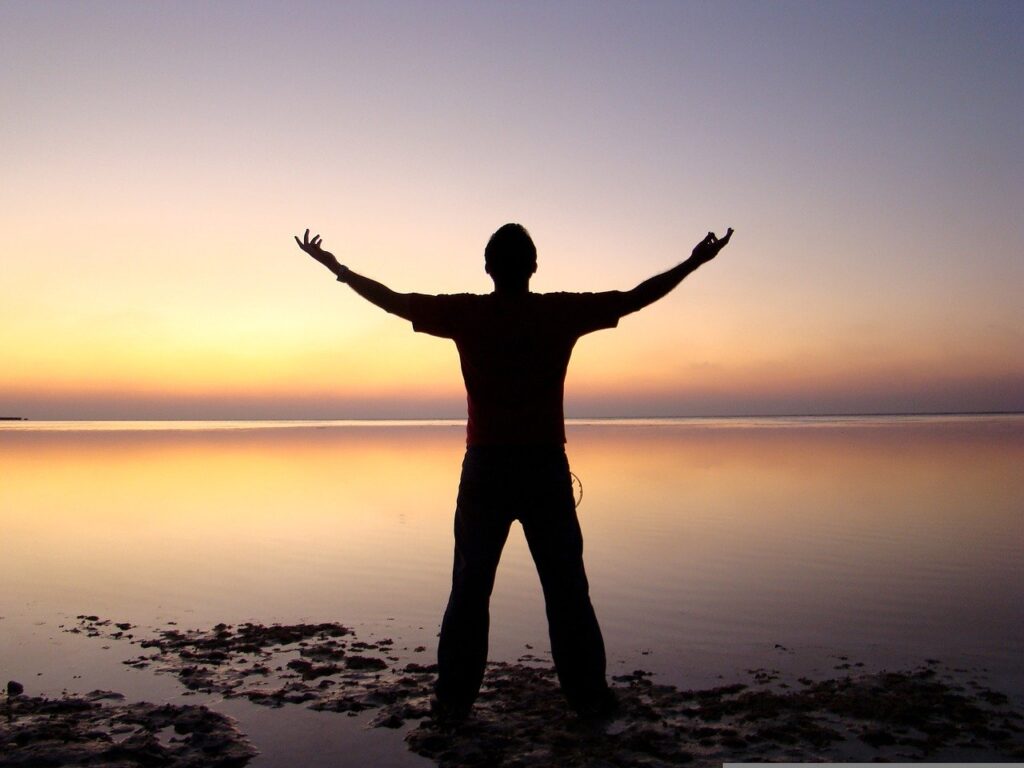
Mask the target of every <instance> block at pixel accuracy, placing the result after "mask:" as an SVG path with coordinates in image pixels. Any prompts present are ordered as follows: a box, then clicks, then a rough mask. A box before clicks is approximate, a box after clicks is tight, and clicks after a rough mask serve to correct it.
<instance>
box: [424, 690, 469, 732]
mask: <svg viewBox="0 0 1024 768" xmlns="http://www.w3.org/2000/svg"><path fill="white" fill-rule="evenodd" d="M472 708H473V705H472V704H463V705H458V706H455V705H452V704H448V703H447V702H443V701H441V700H440V699H439V698H437V697H436V696H433V697H431V699H430V717H431V719H432V720H433V721H434V722H436V723H437V724H438V725H441V726H445V725H459V724H461V723H464V722H465V721H466V718H468V717H469V712H470V710H471V709H472Z"/></svg>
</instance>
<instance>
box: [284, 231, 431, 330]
mask: <svg viewBox="0 0 1024 768" xmlns="http://www.w3.org/2000/svg"><path fill="white" fill-rule="evenodd" d="M295 242H296V243H298V244H299V248H301V249H302V250H304V251H305V252H306V253H308V254H309V255H310V256H312V257H313V258H314V259H316V260H317V261H319V262H320V263H321V264H323V265H324V266H325V267H327V268H328V269H329V270H331V272H333V273H334V275H335V276H336V277H337V278H338V281H339V282H342V283H347V284H348V286H349V288H351V289H352V290H353V291H355V292H356V293H358V294H359V295H360V296H362V297H363V298H364V299H366V300H367V301H369V302H370V303H371V304H376V305H377V306H378V307H380V308H381V309H383V310H384V311H385V312H390V313H391V314H393V315H398V316H399V317H402V318H405V319H406V320H412V311H411V309H410V306H409V294H407V293H397V292H395V291H392V290H391V289H390V288H388V287H387V286H386V285H384V284H383V283H378V282H377V281H376V280H371V279H370V278H368V277H363V276H362V275H359V274H356V273H355V272H353V271H352V270H351V269H349V268H348V267H346V266H345V265H344V264H341V263H340V262H339V261H338V260H337V259H336V258H335V257H334V254H333V253H331V252H330V251H325V250H324V249H323V247H322V244H321V240H320V235H314V236H313V237H312V238H310V236H309V230H308V229H307V230H306V233H305V234H304V235H303V236H302V239H301V240H299V236H298V235H296V236H295Z"/></svg>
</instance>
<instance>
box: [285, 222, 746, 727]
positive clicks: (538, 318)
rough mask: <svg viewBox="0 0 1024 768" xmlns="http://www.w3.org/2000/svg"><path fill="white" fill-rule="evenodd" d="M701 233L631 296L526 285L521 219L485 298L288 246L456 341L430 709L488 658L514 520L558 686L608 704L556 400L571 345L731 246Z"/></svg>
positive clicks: (527, 245) (458, 697) (580, 699)
mask: <svg viewBox="0 0 1024 768" xmlns="http://www.w3.org/2000/svg"><path fill="white" fill-rule="evenodd" d="M731 237H732V230H731V229H729V230H728V231H727V232H726V234H725V236H724V237H722V238H721V239H719V238H717V237H716V236H715V235H714V233H711V232H709V233H708V235H707V237H705V238H704V239H703V240H701V241H700V242H699V243H698V244H697V246H696V247H695V248H694V249H693V252H692V254H691V255H690V258H689V259H687V260H686V261H683V262H682V263H680V264H679V265H677V266H676V267H673V268H672V269H670V270H668V271H666V272H663V273H662V274H659V275H656V276H654V277H652V278H650V279H648V280H645V281H644V282H642V283H640V284H639V285H637V286H636V287H635V288H633V289H632V290H629V291H607V292H603V293H547V294H538V293H531V292H530V278H531V276H532V275H533V273H534V272H535V271H536V270H537V249H536V247H535V246H534V243H533V240H532V239H531V237H530V235H529V233H528V232H527V231H526V229H525V228H524V227H523V226H521V225H520V224H506V225H504V226H503V227H501V228H500V229H498V231H497V232H495V233H494V234H493V235H492V236H491V238H490V240H489V241H488V243H487V247H486V249H485V250H484V265H485V266H484V268H485V270H486V271H487V273H488V274H489V275H490V276H491V278H492V280H493V281H494V291H493V293H489V294H483V295H478V294H468V293H464V294H454V295H440V296H431V295H424V294H418V293H396V292H395V291H392V290H391V289H390V288H387V287H386V286H384V285H382V284H381V283H378V282H376V281H374V280H371V279H369V278H367V277H364V276H362V275H359V274H356V273H355V272H353V271H352V270H350V269H349V268H348V267H346V266H344V265H342V264H340V263H338V260H337V259H336V258H335V257H334V256H333V255H332V254H330V253H328V252H327V251H325V250H323V248H322V247H321V240H320V236H319V235H315V236H314V237H313V238H312V239H310V237H309V230H308V229H307V230H306V232H305V234H304V235H303V238H302V240H299V238H298V237H296V238H295V242H297V243H298V244H299V247H300V248H302V250H304V251H305V252H306V253H308V254H309V255H310V256H312V257H313V258H314V259H316V260H317V261H319V262H320V263H321V264H323V265H324V266H326V267H327V268H328V269H330V270H331V272H333V273H334V274H335V275H336V276H337V279H338V280H339V281H341V282H343V283H347V284H348V286H349V287H350V288H352V289H353V290H354V291H355V292H356V293H358V294H359V295H360V296H362V297H363V298H364V299H367V300H368V301H370V302H372V303H373V304H376V305H377V306H378V307H380V308H382V309H384V310H386V311H387V312H390V313H392V314H395V315H398V316H399V317H402V318H405V319H406V320H409V321H411V322H412V325H413V329H414V330H416V331H420V332H422V333H429V334H431V335H433V336H440V337H443V338H449V339H452V340H454V341H455V344H456V346H457V348H458V351H459V359H460V362H461V365H462V375H463V378H464V380H465V384H466V393H467V400H468V411H469V414H468V416H469V418H468V422H467V426H466V432H467V437H466V443H467V448H466V455H465V459H464V460H463V463H462V478H461V481H460V483H459V493H458V501H457V504H456V509H455V563H454V567H453V572H452V590H451V595H450V597H449V599H448V606H447V608H446V610H445V613H444V619H443V621H442V624H441V638H440V642H439V644H438V652H437V653H438V680H437V686H436V691H435V693H436V702H435V706H436V708H437V710H438V714H439V716H442V717H449V718H451V719H455V720H457V719H461V718H462V717H464V716H465V715H466V714H468V712H469V710H470V708H471V707H472V704H473V701H474V700H475V699H476V696H477V693H478V692H479V689H480V684H481V682H482V680H483V675H484V668H485V666H486V663H487V632H488V624H489V614H488V604H489V602H490V596H491V590H492V588H493V586H494V576H495V572H496V570H497V567H498V559H499V558H500V557H501V550H502V548H503V547H504V545H505V540H506V538H507V537H508V532H509V528H510V526H511V524H512V521H513V520H516V519H518V520H519V521H520V523H521V524H522V526H523V532H524V534H525V535H526V541H527V544H528V545H529V548H530V553H531V554H532V556H533V559H534V562H535V563H536V566H537V572H538V574H539V575H540V581H541V586H542V588H543V591H544V601H545V606H546V610H547V618H548V630H549V634H550V639H551V654H552V656H553V658H554V662H555V668H556V670H557V672H558V679H559V682H560V683H561V686H562V691H563V693H564V694H565V696H566V699H567V700H568V702H569V704H570V706H572V707H573V708H574V709H575V710H576V711H577V712H579V713H580V714H581V715H583V716H602V715H605V714H609V713H610V712H612V711H613V710H614V709H615V699H614V697H613V695H612V693H611V691H610V690H609V688H608V684H607V682H606V680H605V651H604V640H603V639H602V637H601V629H600V627H599V626H598V623H597V618H596V616H595V615H594V609H593V606H592V605H591V602H590V594H589V586H588V584H587V576H586V572H585V571H584V568H583V538H582V535H581V533H580V526H579V521H578V520H577V517H576V507H575V503H574V499H573V493H572V484H571V479H570V474H569V465H568V462H567V460H566V456H565V448H564V444H565V425H564V419H563V413H562V394H563V385H564V382H565V373H566V368H567V367H568V364H569V357H570V355H571V353H572V349H573V346H574V345H575V343H576V340H577V339H579V337H581V336H583V335H584V334H587V333H591V332H592V331H597V330H600V329H602V328H613V327H614V326H616V325H617V324H618V321H619V318H620V317H622V316H624V315H628V314H630V313H631V312H636V311H637V310H639V309H642V308H643V307H646V306H647V305H649V304H651V303H653V302H655V301H657V300H658V299H660V298H662V297H663V296H665V295H666V294H667V293H669V291H671V290H672V289H673V288H675V287H676V286H677V285H679V283H680V282H681V281H682V280H683V278H685V277H686V276H687V275H688V274H690V273H691V272H693V270H695V269H697V267H699V266H701V265H702V264H705V263H707V262H708V261H711V259H713V258H714V257H715V256H716V255H718V252H719V251H720V250H721V249H722V248H723V247H724V246H725V245H726V244H727V243H728V242H729V239H730V238H731Z"/></svg>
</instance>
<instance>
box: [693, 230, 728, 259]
mask: <svg viewBox="0 0 1024 768" xmlns="http://www.w3.org/2000/svg"><path fill="white" fill-rule="evenodd" d="M731 237H732V227H729V229H728V230H726V233H725V237H723V238H721V239H719V238H717V237H716V236H715V233H714V232H708V236H707V237H705V238H704V239H703V240H701V241H700V242H699V243H697V245H696V246H694V249H693V253H691V254H690V258H691V259H693V260H694V261H695V262H697V263H698V264H707V263H708V262H709V261H711V260H712V259H713V258H715V256H717V255H718V252H719V251H720V250H722V249H723V248H724V247H725V246H726V245H727V244H728V243H729V238H731Z"/></svg>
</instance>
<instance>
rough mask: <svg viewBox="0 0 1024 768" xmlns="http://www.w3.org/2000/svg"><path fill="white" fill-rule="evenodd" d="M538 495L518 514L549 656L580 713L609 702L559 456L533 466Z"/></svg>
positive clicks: (601, 641) (566, 475)
mask: <svg viewBox="0 0 1024 768" xmlns="http://www.w3.org/2000/svg"><path fill="white" fill-rule="evenodd" d="M535 471H536V474H537V475H538V476H537V478H536V480H537V481H538V482H537V485H536V486H535V488H536V491H537V493H538V495H537V496H536V497H535V498H534V499H532V501H533V503H532V504H530V509H529V510H528V511H524V514H523V515H521V517H520V519H521V521H522V523H523V532H524V533H525V534H526V541H527V543H528V544H529V546H530V553H531V554H532V555H533V560H534V562H535V563H536V564H537V572H538V573H539V574H540V581H541V586H542V587H543V589H544V601H545V604H546V607H547V615H548V631H549V633H550V636H551V655H552V656H553V657H554V661H555V668H556V669H557V671H558V679H559V681H560V682H561V684H562V691H563V692H564V693H565V696H566V698H567V699H568V700H569V703H570V705H571V706H572V707H573V708H574V709H576V710H578V711H580V712H595V713H598V712H601V711H603V710H605V709H607V708H608V707H609V706H611V693H610V692H609V690H608V684H607V682H606V681H605V651H604V639H603V638H602V637H601V628H600V627H599V626H598V623H597V617H596V616H595V614H594V608H593V605H592V604H591V602H590V588H589V585H588V583H587V574H586V571H585V570H584V568H583V536H582V533H581V532H580V525H579V520H578V519H577V517H576V506H575V503H574V500H573V496H572V482H571V480H570V477H569V466H568V463H567V462H566V461H565V457H564V455H563V456H561V457H560V459H559V460H557V461H554V462H544V466H543V468H538V469H537V470H535Z"/></svg>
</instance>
